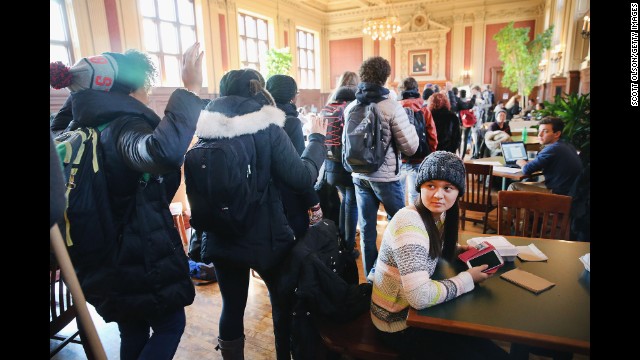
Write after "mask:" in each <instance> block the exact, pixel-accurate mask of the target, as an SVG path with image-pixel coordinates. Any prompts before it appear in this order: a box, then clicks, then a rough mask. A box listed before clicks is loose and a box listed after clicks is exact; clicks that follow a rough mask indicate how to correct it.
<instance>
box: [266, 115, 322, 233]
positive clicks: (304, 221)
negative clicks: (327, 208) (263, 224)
mask: <svg viewBox="0 0 640 360" xmlns="http://www.w3.org/2000/svg"><path fill="white" fill-rule="evenodd" d="M276 106H277V107H278V109H280V110H282V111H284V113H285V115H286V119H285V122H284V131H285V132H286V133H287V136H289V139H291V143H292V144H293V147H294V148H295V149H296V151H297V152H298V155H302V153H303V151H304V135H303V133H302V122H301V121H300V119H299V118H298V111H297V110H296V107H295V105H293V104H276ZM276 185H277V186H278V188H279V189H280V195H281V196H282V204H283V205H284V209H285V213H286V214H287V220H288V221H289V226H291V229H292V230H293V233H294V234H295V236H296V237H297V238H301V237H303V236H304V234H305V233H306V232H307V228H308V227H309V214H308V212H307V211H308V209H309V208H310V207H312V206H314V205H316V204H318V203H320V198H319V197H318V194H317V193H316V191H315V190H314V189H313V186H311V187H310V188H309V189H308V190H307V191H305V192H304V193H300V192H296V191H292V190H291V189H289V188H287V187H286V186H285V185H283V184H280V183H276Z"/></svg>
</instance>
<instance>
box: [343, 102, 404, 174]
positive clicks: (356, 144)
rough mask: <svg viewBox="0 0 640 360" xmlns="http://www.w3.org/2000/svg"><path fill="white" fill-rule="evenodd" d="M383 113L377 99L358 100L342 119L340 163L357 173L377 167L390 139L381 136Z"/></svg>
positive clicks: (382, 160) (382, 159)
mask: <svg viewBox="0 0 640 360" xmlns="http://www.w3.org/2000/svg"><path fill="white" fill-rule="evenodd" d="M382 119H383V117H382V113H381V112H380V110H379V109H378V105H377V104H376V103H370V104H367V105H364V104H362V103H360V102H357V103H356V105H355V106H354V107H353V108H352V109H351V111H350V112H349V115H348V117H347V118H346V119H345V122H344V131H343V132H342V165H343V166H344V168H345V170H347V171H349V172H356V173H371V172H374V171H377V170H378V169H379V168H380V166H381V165H382V163H384V158H385V155H386V153H387V150H388V149H389V146H391V143H392V142H393V138H392V140H391V141H389V144H388V145H387V146H384V141H383V139H382V121H383V120H382Z"/></svg>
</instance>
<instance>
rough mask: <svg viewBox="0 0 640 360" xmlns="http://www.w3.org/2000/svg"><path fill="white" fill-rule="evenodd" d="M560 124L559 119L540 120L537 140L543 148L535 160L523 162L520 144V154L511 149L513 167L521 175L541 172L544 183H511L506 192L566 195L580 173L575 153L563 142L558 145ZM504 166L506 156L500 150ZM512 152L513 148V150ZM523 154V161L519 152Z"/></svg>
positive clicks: (580, 165) (580, 169) (578, 158)
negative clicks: (519, 171)
mask: <svg viewBox="0 0 640 360" xmlns="http://www.w3.org/2000/svg"><path fill="white" fill-rule="evenodd" d="M563 129H564V123H563V122H562V120H561V119H560V118H557V117H551V116H546V117H544V118H542V120H540V123H539V127H538V139H539V140H540V144H541V145H542V146H543V148H542V150H541V151H540V152H539V153H538V156H536V158H535V159H533V160H531V161H527V160H526V151H525V149H524V144H522V149H521V150H517V148H516V150H513V149H511V150H510V152H509V156H511V155H512V154H513V155H514V156H519V157H520V158H519V159H517V160H515V162H516V164H517V165H518V166H520V167H521V168H522V172H523V173H524V174H527V175H529V174H532V173H534V172H536V171H542V172H543V174H544V178H545V180H544V182H515V183H511V185H509V189H508V190H514V191H534V192H545V193H553V194H559V195H568V194H569V190H570V189H571V185H572V184H573V181H574V180H575V179H576V178H577V177H578V175H579V174H580V172H581V171H582V162H581V161H580V157H579V156H578V152H577V151H576V149H575V148H574V147H573V146H572V145H571V144H568V143H566V142H564V141H560V136H561V135H562V130H563ZM504 145H505V144H503V155H504V156H505V162H506V161H507V155H506V152H505V150H504ZM514 148H515V146H514ZM522 151H524V154H525V155H524V158H522V154H521V153H520V152H522Z"/></svg>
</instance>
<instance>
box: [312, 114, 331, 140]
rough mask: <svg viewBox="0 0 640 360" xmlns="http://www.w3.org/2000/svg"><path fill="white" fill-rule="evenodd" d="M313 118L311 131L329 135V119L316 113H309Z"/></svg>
mask: <svg viewBox="0 0 640 360" xmlns="http://www.w3.org/2000/svg"><path fill="white" fill-rule="evenodd" d="M309 117H310V119H311V133H312V134H313V133H318V134H320V135H325V136H326V135H327V124H328V121H327V119H325V118H323V117H322V116H318V115H315V114H310V115H309Z"/></svg>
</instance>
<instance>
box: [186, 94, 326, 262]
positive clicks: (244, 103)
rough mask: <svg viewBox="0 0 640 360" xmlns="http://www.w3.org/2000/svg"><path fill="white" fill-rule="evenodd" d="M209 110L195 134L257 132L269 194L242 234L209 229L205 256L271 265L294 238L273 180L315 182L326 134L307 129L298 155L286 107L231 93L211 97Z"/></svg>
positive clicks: (295, 186) (298, 184)
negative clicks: (225, 235)
mask: <svg viewBox="0 0 640 360" xmlns="http://www.w3.org/2000/svg"><path fill="white" fill-rule="evenodd" d="M207 110H208V111H207ZM207 110H205V111H204V112H203V113H202V115H201V116H200V120H199V121H198V126H197V129H196V135H198V137H201V138H206V139H215V138H221V137H229V138H232V137H236V136H240V135H244V134H253V138H254V140H255V145H256V153H257V159H256V168H257V170H256V173H257V186H258V190H259V191H260V192H264V191H266V192H268V194H266V195H265V196H266V200H265V201H264V202H263V203H262V205H261V206H260V208H259V209H257V213H256V218H255V222H253V227H252V229H251V230H250V231H249V232H248V234H247V235H246V236H244V237H243V238H234V239H229V238H223V237H219V236H216V234H214V233H213V232H207V233H206V236H205V237H204V238H203V242H202V260H203V261H204V262H210V261H212V260H214V259H225V260H227V261H229V260H230V261H234V262H237V263H239V264H245V265H247V266H250V267H251V268H254V269H256V270H258V271H265V270H268V269H270V268H272V267H273V266H274V265H276V264H278V263H279V262H280V261H281V259H282V258H283V257H284V255H286V253H287V252H288V251H289V250H290V249H291V247H292V246H293V245H294V244H295V239H294V236H293V232H292V230H291V228H290V227H289V225H288V222H287V218H286V216H285V212H284V208H283V205H282V200H281V197H280V191H279V190H278V188H277V187H276V185H275V183H276V182H277V183H278V184H282V186H286V187H287V188H288V189H290V190H292V191H294V192H304V191H306V190H308V189H309V188H310V187H312V186H313V184H314V183H315V181H316V179H317V177H318V171H319V169H320V166H321V165H322V162H323V161H324V158H325V148H324V140H325V137H324V136H323V135H320V134H317V133H316V134H311V135H309V144H308V145H307V148H306V149H305V150H304V152H303V153H302V156H300V155H299V154H298V153H297V152H296V149H295V148H294V146H293V144H292V143H291V140H290V139H289V137H288V136H287V134H286V133H285V131H284V130H283V128H282V127H283V126H284V123H285V114H284V112H282V110H280V109H278V108H276V107H274V106H268V105H267V106H262V105H261V104H259V103H258V102H257V101H255V100H254V99H250V98H244V97H239V96H234V95H232V96H225V97H221V98H218V99H215V100H213V101H212V103H211V104H209V106H208V107H207ZM272 180H273V181H272ZM194 181H196V180H195V179H194ZM187 195H189V187H187Z"/></svg>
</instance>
